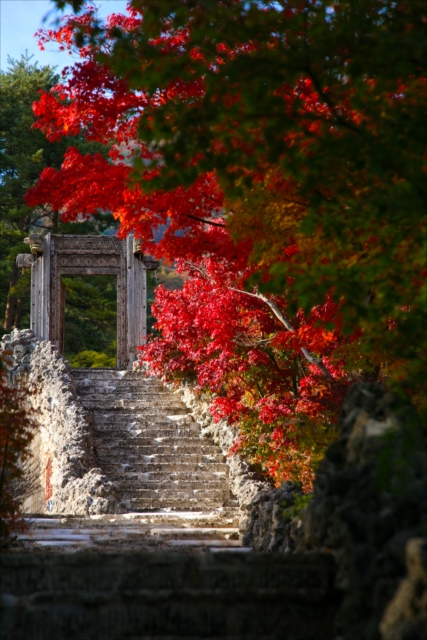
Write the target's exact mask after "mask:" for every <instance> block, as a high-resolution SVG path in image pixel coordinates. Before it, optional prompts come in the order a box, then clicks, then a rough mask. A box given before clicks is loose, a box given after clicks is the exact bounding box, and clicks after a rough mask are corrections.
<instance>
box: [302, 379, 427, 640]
mask: <svg viewBox="0 0 427 640" xmlns="http://www.w3.org/2000/svg"><path fill="white" fill-rule="evenodd" d="M341 425H342V430H341V435H340V438H339V439H338V441H337V442H335V443H334V444H332V445H331V446H330V447H329V448H328V450H327V452H326V457H325V458H324V459H323V460H322V462H321V463H320V466H319V468H318V471H317V474H316V479H315V483H314V495H313V498H312V500H311V501H310V502H309V503H308V506H307V508H306V509H305V511H304V513H303V516H302V526H301V527H299V529H298V530H297V531H295V537H296V539H297V549H298V550H300V551H302V550H310V549H317V550H327V551H328V552H329V553H332V554H333V555H334V557H335V558H336V561H337V568H338V571H337V577H336V586H337V587H338V588H340V589H341V590H342V591H343V593H344V600H343V605H342V607H341V609H340V612H339V616H338V624H339V629H340V631H341V633H342V635H343V637H344V638H345V639H346V640H360V639H361V638H363V640H379V638H380V631H379V624H380V621H381V619H382V617H383V615H384V610H385V608H386V606H387V604H388V603H389V602H390V601H391V600H392V598H393V597H394V595H395V593H396V590H397V589H398V587H399V584H400V583H401V581H402V580H403V579H404V578H405V576H406V560H405V549H406V545H407V543H408V541H409V540H411V539H412V538H419V537H422V538H425V537H427V455H426V452H425V448H424V446H423V437H424V435H425V432H424V431H423V427H422V425H421V422H420V419H419V417H418V415H417V414H416V412H415V409H414V408H413V406H412V405H411V404H410V403H409V402H408V401H407V400H405V399H404V397H403V396H402V397H400V396H397V395H393V394H392V393H390V392H389V391H387V390H385V389H384V388H383V387H382V386H380V385H379V384H374V383H371V384H357V385H354V386H353V387H352V388H351V389H350V391H349V393H348V396H347V398H346V401H345V402H344V405H343V409H342V416H341ZM405 638H406V636H405ZM409 638H414V640H415V638H417V640H418V638H419V636H416V635H415V636H411V635H408V639H409Z"/></svg>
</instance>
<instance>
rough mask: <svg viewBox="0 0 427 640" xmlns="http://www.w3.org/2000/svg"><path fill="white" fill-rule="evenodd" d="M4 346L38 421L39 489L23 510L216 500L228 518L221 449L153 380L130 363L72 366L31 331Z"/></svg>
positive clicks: (232, 503)
mask: <svg viewBox="0 0 427 640" xmlns="http://www.w3.org/2000/svg"><path fill="white" fill-rule="evenodd" d="M2 348H3V350H5V351H6V352H9V354H10V355H12V359H13V361H12V362H11V363H10V370H9V378H10V380H11V382H12V383H13V384H21V383H23V382H26V383H27V385H28V389H29V402H30V404H31V407H32V409H33V410H34V412H35V417H36V421H37V423H38V425H39V429H38V433H37V437H36V439H35V440H34V449H33V453H34V459H35V460H36V461H37V465H36V466H37V467H38V474H39V491H38V494H37V495H36V496H32V497H31V499H29V500H28V501H27V504H26V505H25V510H26V512H34V511H41V512H48V513H52V514H75V515H94V514H102V513H117V512H131V511H141V510H152V511H153V510H158V509H173V510H178V511H179V510H181V511H182V510H202V511H203V510H204V511H206V510H208V509H223V510H225V511H229V512H230V514H231V516H232V517H234V514H235V511H236V508H237V502H236V500H235V498H234V497H233V495H232V493H231V492H230V487H229V484H228V479H229V471H228V467H227V465H226V463H225V460H224V456H223V455H222V453H221V451H220V449H219V448H218V446H217V445H215V444H214V442H213V441H212V438H210V437H209V436H208V435H207V434H206V433H205V434H204V435H203V436H202V435H201V429H200V425H199V424H198V423H197V422H195V421H194V419H193V417H192V416H191V415H189V411H188V409H187V408H186V407H185V405H184V404H183V403H182V401H181V399H180V397H179V396H178V395H176V394H174V393H171V392H170V391H168V390H167V389H166V388H165V387H164V386H163V385H162V384H161V383H160V381H159V380H157V379H154V378H147V377H146V376H145V374H144V373H143V372H137V371H135V372H132V371H118V370H108V369H98V370H97V369H81V370H79V369H73V370H71V369H70V368H69V365H68V363H67V362H66V361H65V360H64V358H63V357H62V356H60V355H58V353H57V351H56V350H55V349H54V348H53V347H52V345H51V343H50V342H40V341H38V340H37V339H35V338H34V334H32V332H31V331H21V332H19V331H15V332H13V333H12V334H11V335H10V336H4V338H3V342H2ZM41 505H43V506H42V508H40V506H41Z"/></svg>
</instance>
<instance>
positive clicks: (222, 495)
mask: <svg viewBox="0 0 427 640" xmlns="http://www.w3.org/2000/svg"><path fill="white" fill-rule="evenodd" d="M118 495H119V496H120V501H122V500H123V499H126V500H130V501H131V503H132V504H136V503H141V502H144V503H146V504H147V505H149V506H148V507H147V508H150V509H155V510H156V511H157V509H166V508H169V509H177V510H182V509H183V508H186V506H188V507H189V508H190V507H191V508H194V503H196V502H197V503H198V505H199V506H198V508H199V509H200V506H203V505H209V506H211V507H212V506H213V505H214V504H215V505H216V506H217V507H220V506H222V505H223V503H224V502H225V501H226V500H227V498H228V497H229V492H227V491H226V490H223V489H221V488H218V489H210V488H209V487H208V488H204V489H200V487H198V488H196V489H188V490H183V489H180V488H178V489H176V490H174V491H173V492H171V491H170V487H169V489H167V488H164V489H159V488H157V489H144V488H141V487H139V486H137V487H131V491H126V490H125V487H124V488H123V490H120V491H118Z"/></svg>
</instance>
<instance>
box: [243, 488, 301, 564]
mask: <svg viewBox="0 0 427 640" xmlns="http://www.w3.org/2000/svg"><path fill="white" fill-rule="evenodd" d="M301 496H302V491H301V489H300V488H299V487H298V486H297V485H295V484H294V483H293V482H284V483H283V484H282V485H281V486H280V487H279V488H278V489H274V487H270V488H269V489H266V490H264V491H261V492H260V493H259V494H258V495H257V496H256V497H255V498H254V500H252V502H251V503H250V504H249V505H248V507H247V509H246V514H247V529H246V532H245V534H244V536H243V540H242V543H243V545H244V546H247V547H252V548H253V549H256V551H265V552H280V553H291V552H293V551H295V547H296V541H295V537H294V535H293V529H294V528H295V523H296V519H295V518H294V507H295V500H296V499H297V498H300V497H301Z"/></svg>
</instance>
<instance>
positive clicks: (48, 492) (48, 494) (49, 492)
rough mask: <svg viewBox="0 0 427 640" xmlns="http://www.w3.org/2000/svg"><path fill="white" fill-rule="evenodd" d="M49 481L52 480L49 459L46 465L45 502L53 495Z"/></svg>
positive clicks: (50, 460)
mask: <svg viewBox="0 0 427 640" xmlns="http://www.w3.org/2000/svg"><path fill="white" fill-rule="evenodd" d="M51 480H52V459H51V458H49V460H48V461H47V464H46V487H45V494H46V500H50V499H51V497H52V494H53V489H52V482H51Z"/></svg>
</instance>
